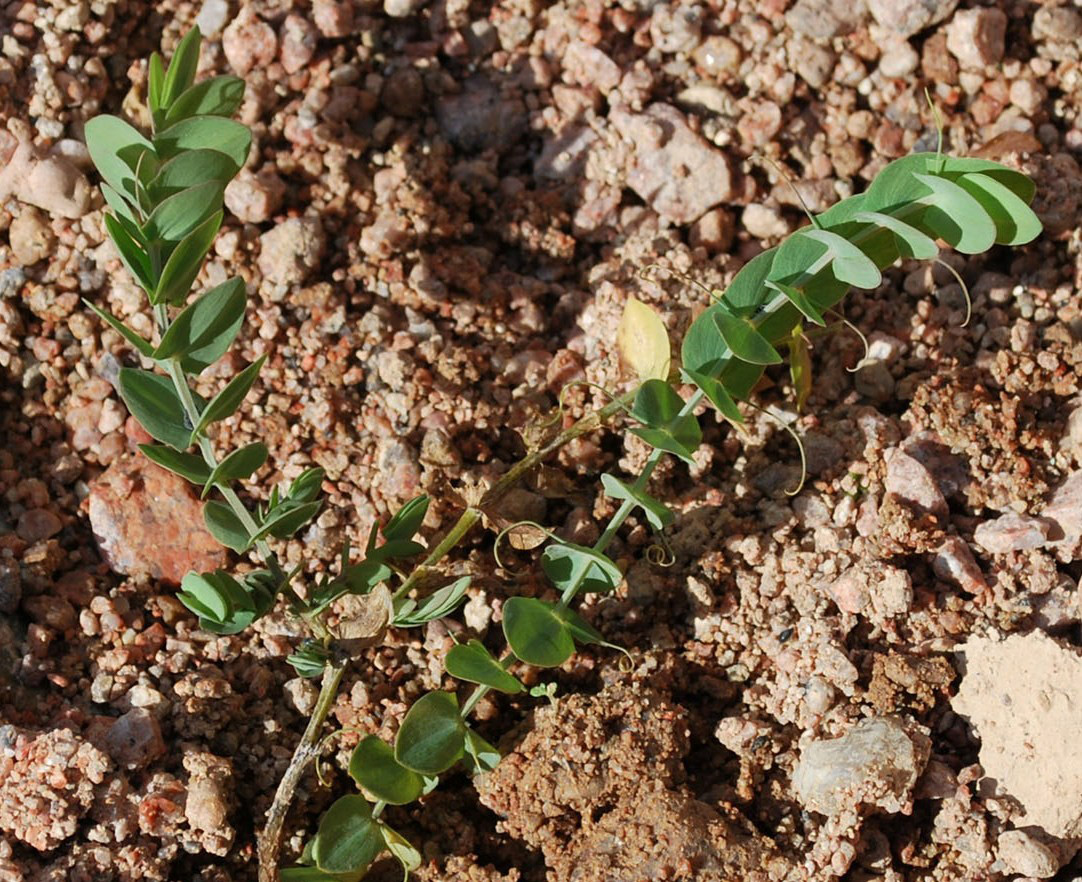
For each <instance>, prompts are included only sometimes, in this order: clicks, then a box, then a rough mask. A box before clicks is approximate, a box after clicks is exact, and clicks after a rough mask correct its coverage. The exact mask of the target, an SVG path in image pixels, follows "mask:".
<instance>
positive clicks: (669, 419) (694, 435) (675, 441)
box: [631, 380, 702, 462]
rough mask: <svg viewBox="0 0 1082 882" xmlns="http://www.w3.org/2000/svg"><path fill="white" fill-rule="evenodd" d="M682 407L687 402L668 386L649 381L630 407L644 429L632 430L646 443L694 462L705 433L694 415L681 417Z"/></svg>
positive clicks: (641, 387)
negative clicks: (693, 455)
mask: <svg viewBox="0 0 1082 882" xmlns="http://www.w3.org/2000/svg"><path fill="white" fill-rule="evenodd" d="M683 406H684V399H682V398H681V397H680V396H679V395H678V394H677V392H676V390H675V389H673V388H672V386H670V385H669V384H668V383H666V382H665V381H663V380H647V381H646V382H645V383H643V384H642V385H641V386H640V387H639V391H638V392H637V393H636V394H635V402H634V404H633V405H632V408H631V415H632V416H633V417H634V418H635V419H637V420H639V422H641V423H644V424H645V427H644V428H635V429H632V430H631V431H632V433H633V434H635V435H637V436H638V437H640V438H642V439H643V440H644V441H645V442H646V443H647V444H650V445H652V446H654V447H657V448H659V449H661V450H666V451H668V452H669V453H672V454H675V455H676V456H679V457H680V458H681V459H683V460H686V461H687V462H691V461H692V458H691V457H692V454H693V453H695V450H696V449H697V448H698V446H699V444H700V442H701V441H702V432H701V430H700V429H699V422H698V420H696V419H695V417H694V416H693V415H692V414H685V415H683V416H681V415H680V411H681V409H682V408H683Z"/></svg>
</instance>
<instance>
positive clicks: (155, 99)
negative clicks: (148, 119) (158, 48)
mask: <svg viewBox="0 0 1082 882" xmlns="http://www.w3.org/2000/svg"><path fill="white" fill-rule="evenodd" d="M164 82H165V64H164V62H163V61H162V57H161V55H159V54H158V53H157V52H152V53H151V54H150V61H149V63H148V64H147V106H148V107H149V108H150V112H151V114H152V115H153V117H154V121H155V123H157V122H158V120H159V119H160V116H161V109H162V84H163V83H164Z"/></svg>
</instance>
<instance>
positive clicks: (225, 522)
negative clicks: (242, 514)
mask: <svg viewBox="0 0 1082 882" xmlns="http://www.w3.org/2000/svg"><path fill="white" fill-rule="evenodd" d="M203 522H204V523H205V524H206V525H207V529H208V530H210V534H211V535H212V536H213V537H214V538H215V539H217V540H218V541H219V542H221V543H222V545H224V546H225V547H226V548H231V549H233V551H236V552H237V553H238V554H241V553H243V552H245V551H247V550H248V548H249V547H250V546H251V544H252V541H253V540H252V538H251V537H250V536H249V535H248V531H247V530H246V529H245V527H244V524H243V523H241V520H240V518H238V517H237V516H236V515H235V514H234V513H233V510H232V509H231V508H230V507H229V506H228V505H226V504H224V503H222V502H208V503H206V504H205V505H204V506H203Z"/></svg>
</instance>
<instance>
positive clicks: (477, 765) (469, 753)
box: [466, 729, 502, 775]
mask: <svg viewBox="0 0 1082 882" xmlns="http://www.w3.org/2000/svg"><path fill="white" fill-rule="evenodd" d="M501 759H502V757H501V756H500V752H499V751H498V750H497V749H496V748H495V747H493V746H492V745H491V744H489V743H488V742H487V741H486V740H485V739H484V738H482V737H481V736H480V735H478V734H477V733H476V732H475V731H474V730H473V729H467V730H466V764H467V765H468V766H469V772H470V774H473V775H477V774H480V773H483V772H491V771H492V770H493V769H495V768H496V766H498V765H499V764H500V760H501Z"/></svg>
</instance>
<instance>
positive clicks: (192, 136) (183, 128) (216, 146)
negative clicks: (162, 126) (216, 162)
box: [154, 116, 252, 171]
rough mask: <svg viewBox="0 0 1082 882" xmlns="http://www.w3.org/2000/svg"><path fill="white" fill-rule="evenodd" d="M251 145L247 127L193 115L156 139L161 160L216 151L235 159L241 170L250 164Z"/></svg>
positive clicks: (220, 119) (229, 120) (225, 120)
mask: <svg viewBox="0 0 1082 882" xmlns="http://www.w3.org/2000/svg"><path fill="white" fill-rule="evenodd" d="M251 144H252V133H251V132H250V131H249V130H248V127H247V126H243V125H241V124H240V123H239V122H235V121H234V120H231V119H226V118H225V117H221V116H192V117H189V118H188V119H182V120H180V121H179V122H177V123H174V124H173V125H171V126H170V127H169V128H167V129H166V130H165V131H163V132H159V133H158V134H157V135H155V136H154V147H155V150H156V151H157V153H158V156H160V157H161V158H162V159H172V158H173V157H174V156H178V155H180V154H181V153H183V152H184V151H185V150H217V151H218V152H219V153H224V154H225V155H226V156H228V157H229V158H230V159H232V160H233V164H234V165H235V166H236V167H237V170H238V171H239V170H240V169H241V168H242V167H243V166H244V164H245V163H246V162H247V161H248V149H249V147H251Z"/></svg>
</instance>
